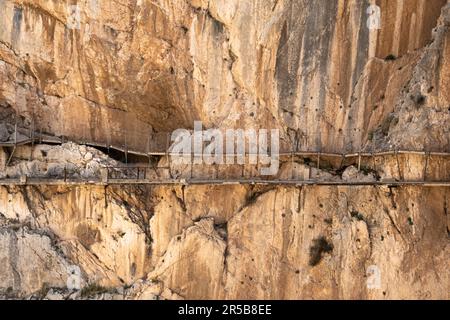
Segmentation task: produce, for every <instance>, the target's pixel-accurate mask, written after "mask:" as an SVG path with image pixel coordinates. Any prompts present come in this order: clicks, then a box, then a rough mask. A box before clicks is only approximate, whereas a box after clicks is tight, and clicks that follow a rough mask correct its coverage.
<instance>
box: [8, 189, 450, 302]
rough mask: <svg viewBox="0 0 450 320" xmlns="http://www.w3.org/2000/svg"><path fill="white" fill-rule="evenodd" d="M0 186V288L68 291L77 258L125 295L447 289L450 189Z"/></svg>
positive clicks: (399, 295)
mask: <svg viewBox="0 0 450 320" xmlns="http://www.w3.org/2000/svg"><path fill="white" fill-rule="evenodd" d="M0 192H1V193H0V207H1V208H2V215H1V218H2V231H1V232H0V233H1V237H0V243H1V245H0V246H1V247H2V248H3V249H2V250H0V252H1V253H0V254H1V255H0V257H1V259H2V261H3V263H2V264H1V265H2V272H1V275H2V278H1V279H2V280H1V281H0V291H1V292H2V294H6V293H8V294H10V295H13V294H16V295H19V296H27V295H30V294H33V293H35V294H36V292H37V291H40V290H41V289H42V287H43V286H44V284H46V285H48V286H49V287H54V288H62V289H63V290H64V288H65V286H66V281H67V277H68V276H69V275H68V273H67V268H68V266H73V265H75V266H79V267H80V268H81V270H82V281H83V283H91V284H92V283H97V284H101V285H103V286H105V287H120V286H126V288H129V286H130V285H134V287H133V289H130V290H128V289H127V290H128V291H127V292H128V295H127V294H126V292H125V297H126V298H127V297H128V298H131V297H133V298H139V297H142V298H152V297H156V296H159V295H165V296H166V298H176V297H179V298H185V299H189V298H190V299H217V298H228V299H312V298H314V299H319V298H324V299H330V298H334V299H336V298H339V299H381V298H395V299H411V298H419V299H436V298H441V299H447V298H448V276H449V274H448V267H447V265H448V255H449V253H450V252H449V243H448V230H449V228H450V225H449V219H448V203H449V198H450V189H449V188H421V187H402V188H387V187H312V186H311V187H302V188H295V187H286V188H284V187H278V188H268V187H266V188H264V187H250V186H249V187H244V186H216V187H212V186H191V187H175V188H169V187H158V188H153V189H150V188H148V189H147V188H143V189H140V190H133V189H130V188H126V189H125V190H123V188H120V189H119V188H115V187H108V188H107V189H106V190H104V189H103V188H92V187H89V188H87V187H70V188H58V187H39V188H32V187H20V188H19V187H17V188H13V189H12V188H8V189H7V188H4V187H2V188H1V189H0ZM198 195H204V198H201V197H200V198H199V197H198ZM211 196H214V197H215V198H216V201H214V202H213V203H211V202H210V201H208V200H206V199H208V198H210V197H211ZM144 208H145V210H144ZM374 266H375V267H376V268H377V270H378V271H379V272H380V283H379V287H376V288H372V287H368V285H367V281H368V279H369V278H370V277H371V273H370V272H369V271H370V270H372V269H371V268H374ZM30 267H32V270H30ZM141 279H146V280H144V281H143V280H141ZM163 292H165V293H164V294H163ZM123 294H124V293H123V292H122V296H121V297H122V298H123ZM44 295H45V293H44Z"/></svg>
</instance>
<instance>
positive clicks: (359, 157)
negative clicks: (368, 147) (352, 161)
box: [358, 151, 361, 171]
mask: <svg viewBox="0 0 450 320" xmlns="http://www.w3.org/2000/svg"><path fill="white" fill-rule="evenodd" d="M358 171H361V151H359V153H358Z"/></svg>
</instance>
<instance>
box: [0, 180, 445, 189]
mask: <svg viewBox="0 0 450 320" xmlns="http://www.w3.org/2000/svg"><path fill="white" fill-rule="evenodd" d="M61 185H64V186H108V185H152V186H176V185H185V186H188V185H276V186H354V187H364V186H391V187H398V186H421V187H450V181H374V182H358V181H316V180H297V179H289V180H265V179H230V180H228V179H227V180H223V179H178V180H174V179H160V180H146V179H109V180H107V181H101V180H100V179H51V178H27V179H24V178H22V179H20V178H18V179H0V186H61Z"/></svg>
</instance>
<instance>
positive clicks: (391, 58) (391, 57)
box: [384, 53, 397, 61]
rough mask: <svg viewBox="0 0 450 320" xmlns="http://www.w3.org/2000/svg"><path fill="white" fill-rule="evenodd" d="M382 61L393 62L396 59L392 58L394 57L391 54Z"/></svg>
mask: <svg viewBox="0 0 450 320" xmlns="http://www.w3.org/2000/svg"><path fill="white" fill-rule="evenodd" d="M384 60H386V61H394V60H397V57H396V56H394V55H393V54H392V53H391V54H388V55H387V56H386V58H384Z"/></svg>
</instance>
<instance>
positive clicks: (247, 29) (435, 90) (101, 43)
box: [0, 0, 449, 151]
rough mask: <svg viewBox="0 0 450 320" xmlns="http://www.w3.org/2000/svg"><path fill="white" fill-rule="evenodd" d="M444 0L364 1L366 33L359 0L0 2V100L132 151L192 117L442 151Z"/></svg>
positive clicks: (314, 137) (337, 142)
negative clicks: (377, 12)
mask: <svg viewBox="0 0 450 320" xmlns="http://www.w3.org/2000/svg"><path fill="white" fill-rule="evenodd" d="M446 2H447V1H446V0H432V1H424V0H410V1H408V2H407V3H406V2H405V1H401V0H394V1H376V4H377V5H379V6H380V8H381V17H382V19H381V29H380V30H374V31H371V30H369V29H368V28H367V18H368V15H367V13H366V9H367V7H368V5H369V4H371V3H372V2H370V1H344V0H336V1H326V0H320V1H310V0H302V1H289V0H271V1H250V0H232V1H228V0H227V1H224V0H211V1H207V0H171V1H166V0H157V1H146V0H142V1H135V0H129V1H103V0H92V1H72V2H70V3H66V2H65V1H44V0H39V1H35V0H33V1H27V0H20V1H19V0H14V1H13V0H2V1H1V2H0V9H1V10H2V12H3V13H4V14H3V17H4V19H2V20H1V21H0V79H1V81H0V103H1V104H2V105H3V106H5V107H6V106H12V107H13V108H14V109H15V110H16V111H17V113H18V114H19V115H20V116H22V117H24V118H26V119H27V121H30V119H34V120H33V121H35V123H36V126H37V127H40V128H42V129H44V130H46V131H49V132H53V133H56V134H63V135H66V136H69V137H73V138H78V139H89V140H95V141H100V142H115V143H116V144H127V145H128V146H133V147H135V148H138V149H142V150H145V147H146V144H145V143H144V142H145V141H146V140H147V139H148V135H149V133H151V132H171V131H172V130H173V129H175V128H180V127H187V128H190V127H192V125H193V120H195V119H197V120H202V121H203V122H204V124H205V125H206V126H207V127H222V128H225V127H239V128H247V127H264V128H274V127H277V128H280V129H282V131H283V135H282V136H283V139H284V140H285V141H286V142H287V143H288V144H292V143H293V142H294V141H299V142H300V144H301V145H302V146H303V147H305V148H311V149H317V148H322V149H324V150H325V149H329V150H337V151H344V150H346V149H350V150H359V149H360V148H362V147H363V146H366V147H370V146H372V145H373V147H375V148H380V147H386V145H387V146H389V145H390V144H392V145H393V146H394V147H395V146H397V147H411V148H412V147H415V148H418V149H421V148H423V147H424V144H425V145H426V146H433V147H436V148H440V149H447V150H448V146H449V137H448V135H449V132H448V129H446V128H448V126H443V125H444V124H445V123H448V121H449V113H448V99H447V98H446V95H447V94H446V93H445V91H446V90H444V89H442V88H446V87H448V86H449V82H448V76H447V73H448V64H447V63H446V60H445V59H446V58H445V57H446V56H448V55H446V54H445V52H446V51H447V47H448V44H447V43H448V40H447V39H448V19H449V13H448V5H447V6H446ZM68 5H72V6H74V5H78V8H79V17H80V23H79V25H78V24H75V25H74V24H73V23H72V20H71V18H72V17H73V16H71V11H69V9H68V8H70V7H68ZM442 9H444V10H442ZM74 27H75V28H74ZM387 57H388V58H389V57H390V59H386V58H387ZM393 59H394V60H393ZM424 70H425V71H427V75H428V76H425V77H423V76H422V73H423V71H424ZM405 91H406V92H405ZM419 94H420V95H423V96H426V99H425V100H424V101H423V103H422V102H421V103H420V108H416V107H413V106H414V105H415V103H414V101H415V99H416V96H417V95H419ZM411 95H413V98H412V99H411V98H410V96H411ZM419 101H422V100H421V99H419ZM417 109H419V110H417ZM392 119H394V120H392ZM397 121H398V123H397ZM391 123H393V124H392V125H391ZM406 126H408V127H409V128H410V129H409V130H410V131H411V132H412V130H414V132H415V134H416V135H421V137H425V138H424V139H421V140H419V141H417V137H415V136H411V135H407V136H405V135H401V134H400V133H401V132H404V130H405V127H406ZM380 128H381V129H380ZM377 130H378V131H381V133H380V135H378V134H376V131H377ZM374 132H375V134H374ZM385 136H388V137H389V138H390V139H387V140H388V141H384V138H385ZM373 138H375V139H374V140H375V141H372V139H373ZM378 140H382V141H381V142H379V141H378ZM382 143H385V144H386V145H383V144H382ZM436 143H438V144H437V145H436ZM380 144H382V145H380Z"/></svg>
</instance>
